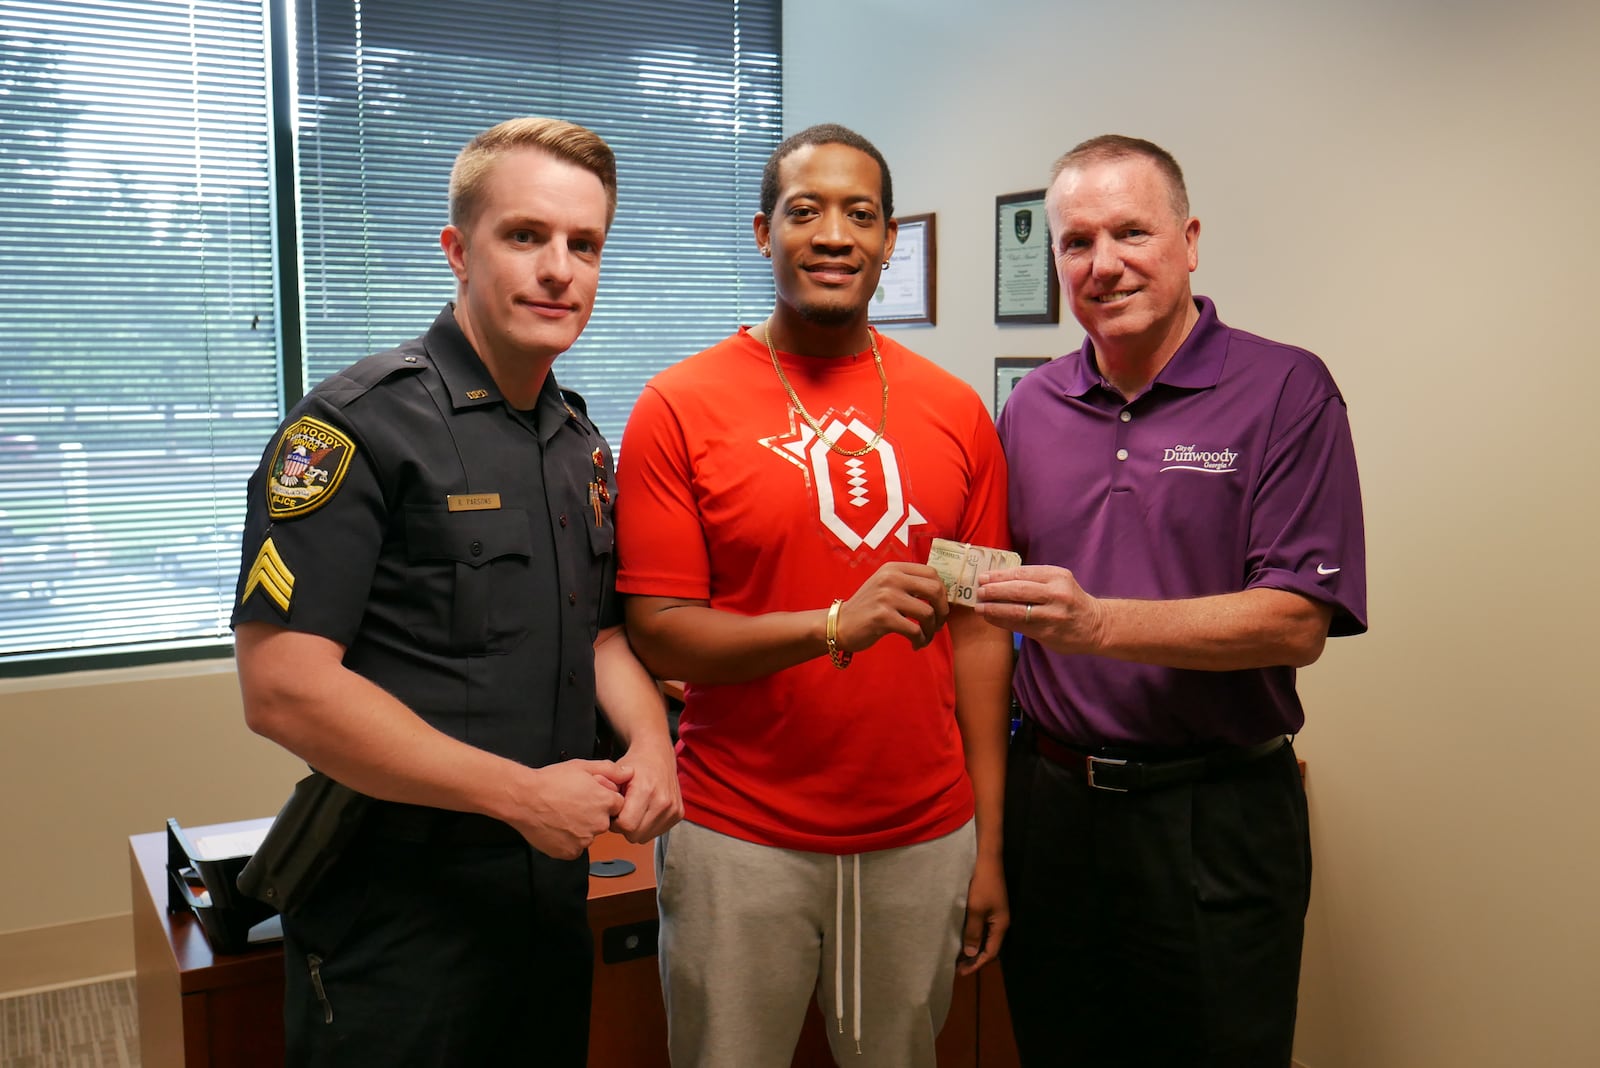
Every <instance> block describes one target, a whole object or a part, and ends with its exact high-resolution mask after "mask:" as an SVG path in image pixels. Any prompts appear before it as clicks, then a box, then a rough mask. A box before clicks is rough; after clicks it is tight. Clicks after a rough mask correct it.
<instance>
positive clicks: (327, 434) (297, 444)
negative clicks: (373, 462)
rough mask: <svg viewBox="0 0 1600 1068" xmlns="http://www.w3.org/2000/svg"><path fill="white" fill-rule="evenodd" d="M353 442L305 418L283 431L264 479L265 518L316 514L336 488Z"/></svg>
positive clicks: (347, 464) (351, 455)
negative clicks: (265, 481)
mask: <svg viewBox="0 0 1600 1068" xmlns="http://www.w3.org/2000/svg"><path fill="white" fill-rule="evenodd" d="M355 454H356V446H355V442H353V441H351V440H350V439H349V438H347V437H345V435H344V434H342V433H340V432H339V431H338V430H335V429H334V428H333V427H331V426H329V425H328V424H327V423H324V422H320V421H318V420H316V419H312V418H310V417H309V416H306V417H303V418H300V419H297V420H295V421H294V422H293V423H291V424H290V425H289V426H287V427H285V428H284V430H283V434H282V435H281V436H280V437H279V438H278V448H277V449H276V451H274V452H273V454H272V466H271V468H270V469H269V472H268V475H267V515H268V516H270V517H271V518H273V519H293V518H295V517H296V516H302V515H306V514H307V513H309V512H314V511H316V510H317V509H318V508H319V507H321V506H322V505H323V504H325V503H327V501H328V500H329V499H330V498H331V497H332V496H333V492H334V490H336V489H338V488H339V482H340V481H341V480H342V479H343V478H344V473H345V472H346V471H348V470H349V469H350V461H351V459H353V458H354V457H355Z"/></svg>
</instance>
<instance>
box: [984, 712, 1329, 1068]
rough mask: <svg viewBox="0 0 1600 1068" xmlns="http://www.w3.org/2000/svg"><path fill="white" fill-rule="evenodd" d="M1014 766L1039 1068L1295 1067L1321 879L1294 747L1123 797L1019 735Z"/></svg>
mask: <svg viewBox="0 0 1600 1068" xmlns="http://www.w3.org/2000/svg"><path fill="white" fill-rule="evenodd" d="M1007 775H1008V779H1007V783H1006V806H1005V828H1006V839H1005V867H1006V883H1007V888H1008V890H1009V892H1010V899H1011V929H1010V931H1009V932H1008V933H1007V935H1006V940H1005V944H1004V946H1003V947H1002V950H1001V960H1002V968H1003V971H1004V974H1005V984H1006V998H1007V1000H1008V1002H1009V1003H1010V1007H1011V1016H1012V1023H1013V1027H1014V1028H1015V1032H1016V1037H1017V1045H1018V1048H1019V1050H1020V1051H1021V1054H1022V1063H1023V1065H1024V1066H1025V1068H1080V1066H1082V1068H1112V1066H1115V1068H1286V1066H1287V1065H1288V1064H1289V1063H1290V1057H1291V1052H1292V1048H1293V1042H1294V1020H1295V1008H1296V1004H1297V1000H1298V986H1299V975H1300V948H1301V942H1302V940H1303V937H1304V933H1305V913H1306V905H1307V903H1308V901H1309V898H1310V886H1311V847H1310V836H1309V830H1308V824H1307V816H1306V801H1305V791H1304V789H1303V787H1302V785H1301V782H1300V775H1299V770H1298V766H1297V762H1296V760H1295V756H1294V751H1293V749H1292V747H1290V746H1287V745H1286V746H1283V747H1282V748H1281V749H1278V750H1276V751H1275V752H1273V753H1271V754H1269V755H1267V756H1264V757H1261V758H1259V759H1257V760H1253V761H1251V762H1249V763H1245V764H1240V765H1236V766H1233V767H1229V768H1227V769H1225V770H1223V771H1220V772H1215V773H1213V774H1212V775H1211V776H1210V777H1208V778H1205V779H1202V780H1199V781H1196V782H1192V783H1185V784H1180V785H1175V786H1170V787H1166V788H1163V789H1156V790H1149V791H1143V792H1136V793H1112V792H1108V791H1104V790H1097V789H1095V788H1093V787H1091V786H1089V785H1088V783H1086V782H1085V781H1084V780H1083V779H1082V778H1080V777H1078V776H1076V775H1074V774H1073V773H1072V772H1070V771H1068V770H1067V769H1065V768H1063V767H1061V766H1059V765H1057V764H1055V763H1052V762H1051V761H1049V760H1047V759H1045V758H1044V757H1041V756H1040V755H1039V754H1038V752H1037V751H1036V750H1035V749H1034V748H1033V746H1032V745H1031V744H1029V743H1028V741H1027V740H1026V738H1025V737H1023V736H1021V735H1019V738H1018V740H1017V741H1016V742H1014V743H1013V745H1012V750H1011V755H1010V760H1009V764H1008V770H1007Z"/></svg>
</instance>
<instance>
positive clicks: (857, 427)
mask: <svg viewBox="0 0 1600 1068" xmlns="http://www.w3.org/2000/svg"><path fill="white" fill-rule="evenodd" d="M817 422H818V424H819V425H821V427H822V432H823V433H824V434H826V435H827V436H828V439H829V440H830V441H833V442H835V443H837V444H838V445H839V446H840V447H841V448H845V449H859V448H861V447H862V446H863V445H865V444H866V443H867V442H869V441H871V440H872V427H870V426H868V425H867V424H866V423H864V422H863V421H862V419H861V417H860V416H859V415H858V414H857V412H856V410H855V409H854V408H850V409H848V410H847V411H845V412H844V414H843V415H836V414H834V412H833V410H832V409H829V410H828V411H827V412H825V413H824V414H823V416H822V418H821V419H819V420H817ZM760 441H761V444H762V445H765V446H766V447H767V448H769V449H771V450H772V451H773V452H775V453H777V454H778V455H779V456H781V457H783V458H784V459H785V460H787V461H789V462H790V463H792V464H794V465H795V466H796V467H798V468H800V469H801V470H802V471H804V472H805V476H806V485H807V486H808V487H810V488H811V490H812V500H813V501H815V502H816V506H817V515H818V518H820V519H821V520H822V525H823V527H824V528H825V529H827V530H828V531H829V532H830V533H832V534H833V535H834V537H836V538H838V539H839V541H840V542H841V543H842V544H843V545H844V547H845V548H847V549H850V550H852V551H853V550H856V549H859V548H861V547H862V546H866V547H867V548H868V549H876V548H877V547H878V546H880V545H882V544H883V542H884V539H885V538H887V537H889V536H890V535H891V534H892V535H893V536H894V537H895V538H896V539H897V540H898V541H899V542H900V544H902V545H910V544H911V533H910V532H911V528H912V527H914V526H917V525H918V524H922V523H926V522H927V520H926V519H924V518H923V516H922V513H921V512H918V511H917V509H916V506H915V505H913V504H912V503H911V502H910V501H908V500H906V493H905V483H904V481H903V480H902V479H901V477H900V457H899V454H898V453H896V451H895V447H894V445H893V444H891V443H890V442H889V441H888V439H884V440H882V441H880V442H878V445H877V447H876V448H875V449H873V450H872V451H871V452H869V453H867V454H866V455H865V456H841V455H840V454H839V453H836V452H834V451H833V450H832V449H830V448H828V446H827V444H826V443H825V442H823V440H822V439H821V438H819V437H818V436H817V432H816V431H814V430H812V429H811V428H810V427H809V426H805V425H803V424H801V425H796V420H795V415H794V411H793V409H791V410H790V412H789V432H788V433H787V434H778V435H774V436H773V437H770V438H762V439H760Z"/></svg>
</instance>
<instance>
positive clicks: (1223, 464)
mask: <svg viewBox="0 0 1600 1068" xmlns="http://www.w3.org/2000/svg"><path fill="white" fill-rule="evenodd" d="M1238 459H1239V454H1238V453H1236V452H1234V451H1233V450H1232V449H1229V448H1226V447H1224V448H1220V449H1201V448H1199V447H1197V446H1194V445H1173V446H1172V447H1171V448H1168V449H1165V450H1163V451H1162V453H1161V463H1162V465H1163V466H1162V468H1161V470H1163V471H1200V472H1202V473H1204V474H1208V475H1225V474H1228V473H1230V472H1232V471H1237V470H1238V468H1237V467H1235V466H1234V461H1236V460H1238Z"/></svg>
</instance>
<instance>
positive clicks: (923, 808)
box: [617, 126, 1012, 1068]
mask: <svg viewBox="0 0 1600 1068" xmlns="http://www.w3.org/2000/svg"><path fill="white" fill-rule="evenodd" d="M891 189H892V187H891V184H890V178H889V169H888V166H887V165H886V164H885V163H884V161H883V157H882V155H881V154H880V153H879V152H878V151H877V149H876V148H874V147H873V146H872V145H871V144H870V143H868V142H867V141H866V140H864V139H863V138H861V137H860V136H859V135H858V134H855V133H853V132H851V131H849V130H846V129H844V128H843V127H839V126H818V127H812V128H810V129H808V130H805V131H803V132H801V133H799V134H796V135H795V136H794V137H791V138H789V139H788V140H787V141H785V142H784V143H783V144H782V145H780V146H779V147H778V149H777V151H776V152H775V153H774V154H773V156H772V158H771V159H770V160H769V161H768V163H767V167H766V171H765V174H764V175H763V180H762V192H761V199H762V204H761V212H760V214H758V215H757V216H756V217H755V236H756V243H757V245H758V247H759V248H760V249H761V252H762V254H763V255H766V256H770V257H771V258H772V260H773V272H774V278H775V282H776V289H777V302H776V305H775V306H774V308H773V311H772V314H771V316H770V317H769V318H768V319H767V321H766V322H765V323H762V324H760V325H758V326H756V327H753V328H741V329H740V330H739V331H738V333H736V334H735V335H733V336H732V337H730V338H728V339H727V340H725V341H723V342H721V343H720V344H718V345H715V346H713V347H712V348H710V349H708V350H706V351H705V352H702V353H700V354H699V355H697V356H694V357H691V358H690V359H688V360H685V361H684V362H682V363H680V364H678V365H677V366H675V367H673V368H670V369H669V370H667V371H665V372H663V373H662V374H660V375H658V376H656V378H655V379H653V380H652V381H651V382H650V384H649V385H648V386H647V387H646V389H645V391H644V395H643V396H642V397H640V399H639V402H638V405H637V406H636V407H635V408H634V412H633V416H632V418H631V419H630V421H629V423H628V429H627V433H626V435H625V436H624V440H623V447H622V460H621V463H620V465H619V468H618V479H619V484H620V492H619V494H618V498H617V507H618V510H617V531H618V539H619V557H620V573H619V577H618V589H619V590H621V591H623V592H625V593H627V594H629V595H630V597H629V600H628V605H627V618H628V628H629V634H630V637H631V639H632V641H633V643H634V645H635V647H636V649H637V650H638V652H639V654H640V656H641V658H642V659H643V660H644V661H645V663H646V664H647V665H648V666H649V667H651V669H652V670H654V671H655V672H656V673H657V674H658V675H660V676H662V677H665V678H678V679H683V680H685V681H686V682H687V684H688V686H687V691H686V699H685V707H684V711H683V715H682V720H681V723H680V730H679V743H678V764H679V779H680V783H681V786H682V790H683V798H684V806H685V812H686V819H685V821H684V822H683V823H682V824H680V825H679V826H678V827H676V828H674V829H673V830H672V831H671V833H670V835H668V836H664V837H663V838H662V839H661V840H660V842H659V843H658V846H657V859H656V870H657V879H658V881H659V886H660V908H661V943H660V944H661V970H662V987H663V990H664V992H665V995H666V1001H667V1013H668V1019H669V1024H670V1041H671V1048H672V1059H673V1063H674V1064H675V1065H678V1066H679V1068H683V1066H685V1065H695V1066H701V1068H713V1066H728V1068H748V1066H750V1065H776V1064H787V1063H788V1062H789V1060H790V1058H791V1056H792V1053H793V1048H794V1044H795V1040H796V1038H797V1036H798V1034H799V1031H800V1025H801V1022H802V1020H803V1018H804V1015H805V1007H806V1002H807V1000H809V999H810V997H811V996H812V994H813V991H815V992H816V995H817V997H818V1001H819V1002H820V1004H821V1006H822V1008H823V1010H824V1014H825V1015H826V1016H827V1017H828V1018H829V1020H830V1023H829V1026H828V1028H827V1030H828V1033H829V1040H830V1042H832V1044H833V1049H834V1055H835V1057H836V1058H840V1059H842V1058H843V1057H845V1056H846V1055H849V1056H850V1057H851V1060H850V1062H849V1063H852V1064H860V1065H862V1066H864V1068H866V1066H872V1065H908V1064H909V1065H919V1066H920V1065H927V1066H932V1065H933V1064H934V1038H935V1036H936V1035H937V1034H938V1032H939V1029H940V1027H941V1026H942V1025H943V1023H944V1017H945V1014H946V1012H947V1010H948V1008H949V1004H950V990H951V983H952V982H953V979H954V974H955V972H956V970H957V968H958V967H959V969H960V970H961V971H963V972H971V971H974V970H976V969H977V968H979V967H981V966H982V965H983V964H985V963H987V962H988V961H989V960H990V959H992V958H993V957H994V955H995V953H996V951H997V950H998V948H999V945H1000V941H1001V937H1002V936H1003V934H1004V932H1005V928H1006V924H1007V909H1006V898H1005V888H1004V884H1003V878H1002V874H1001V865H1000V832H1001V827H1000V822H1001V804H1002V795H1003V792H1004V791H1003V778H1004V774H1005V771H1004V768H1005V747H1006V739H1007V727H1008V720H1009V711H1008V710H1009V702H1010V677H1011V657H1012V652H1011V641H1010V636H1009V635H1008V634H1007V633H1006V632H1004V631H1002V630H999V629H998V628H995V627H993V626H991V625H990V624H988V623H987V622H985V621H984V620H983V619H982V618H980V617H979V616H978V615H977V614H976V613H975V612H973V611H972V610H971V609H969V608H965V607H961V606H955V607H952V606H950V605H948V604H947V602H946V598H945V589H944V586H943V583H942V582H941V581H940V579H939V576H938V574H937V573H936V572H935V571H934V570H933V569H932V568H930V567H928V566H927V564H926V563H925V562H924V561H926V560H927V558H928V550H929V546H930V543H931V542H932V540H933V539H934V538H936V537H942V538H949V539H954V540H958V541H964V542H976V543H982V544H987V545H992V546H997V547H1006V546H1007V544H1008V541H1009V537H1008V534H1007V530H1006V521H1005V498H1006V483H1005V463H1004V460H1003V458H1002V456H1001V452H1000V448H999V442H998V439H997V437H996V435H995V431H994V426H993V423H992V422H991V420H990V418H989V414H988V412H987V410H986V409H985V407H984V404H983V402H982V401H981V400H979V398H978V396H977V394H976V393H975V392H974V391H973V390H972V389H971V388H970V387H968V386H967V385H966V384H965V383H963V382H962V381H961V380H959V379H957V378H956V377H955V376H953V375H951V374H949V373H948V372H945V371H943V370H941V369H940V368H938V367H937V366H935V365H934V364H932V363H931V362H929V361H927V360H925V359H923V358H922V357H920V356H917V355H916V354H915V353H913V352H911V351H910V350H908V349H906V348H904V347H903V346H901V345H899V344H897V343H895V342H894V341H891V340H889V339H887V338H884V337H881V336H879V335H878V334H877V333H876V332H875V331H873V330H872V329H871V328H870V327H869V326H868V324H867V308H868V303H869V301H870V300H871V299H872V297H873V295H874V293H875V291H876V290H877V286H878V278H879V274H880V272H881V270H882V268H883V266H885V265H887V261H888V259H889V256H890V254H891V252H892V251H893V248H894V237H895V223H894V220H893V218H892V212H893V197H892V192H891ZM813 413H815V414H813ZM891 413H892V414H891ZM858 1054H859V1056H858Z"/></svg>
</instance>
